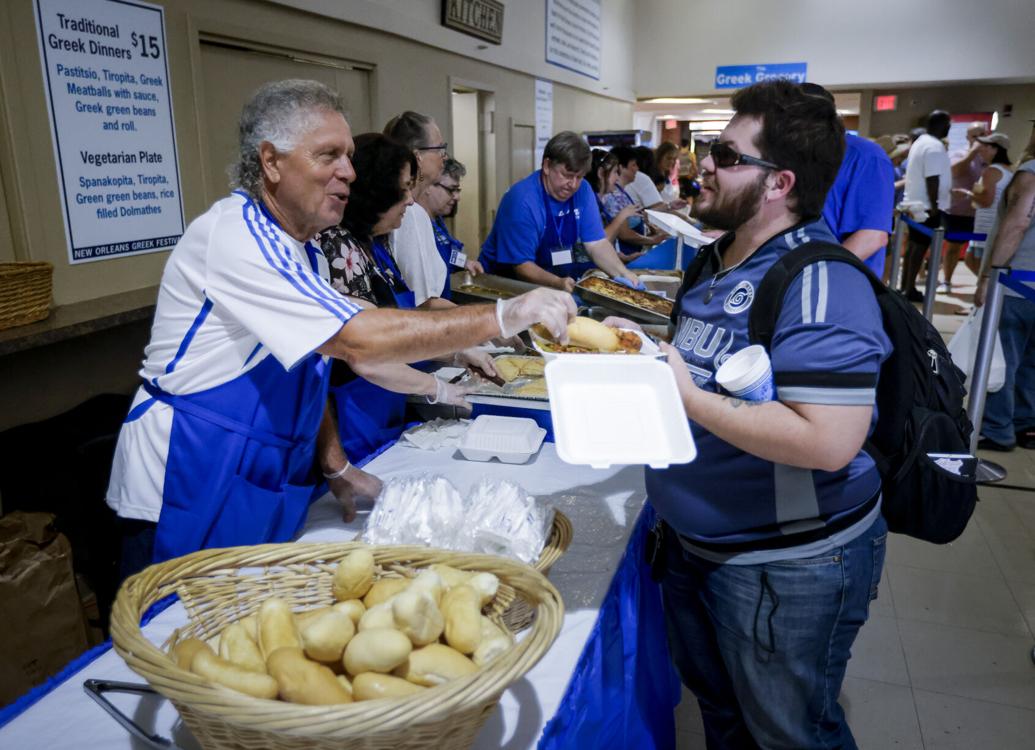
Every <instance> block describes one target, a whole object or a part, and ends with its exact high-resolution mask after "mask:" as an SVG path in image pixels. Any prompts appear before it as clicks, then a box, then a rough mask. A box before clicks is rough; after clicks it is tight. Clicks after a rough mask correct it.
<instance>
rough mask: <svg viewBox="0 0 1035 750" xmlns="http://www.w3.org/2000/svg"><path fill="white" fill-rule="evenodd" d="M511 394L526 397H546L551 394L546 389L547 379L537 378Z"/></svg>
mask: <svg viewBox="0 0 1035 750" xmlns="http://www.w3.org/2000/svg"><path fill="white" fill-rule="evenodd" d="M511 395H513V396H523V397H525V398H546V397H547V396H548V395H549V394H548V393H547V391H546V380H544V379H543V378H536V379H535V380H532V381H530V382H528V383H525V384H524V385H522V386H518V387H517V388H515V389H514V390H513V391H512V393H511Z"/></svg>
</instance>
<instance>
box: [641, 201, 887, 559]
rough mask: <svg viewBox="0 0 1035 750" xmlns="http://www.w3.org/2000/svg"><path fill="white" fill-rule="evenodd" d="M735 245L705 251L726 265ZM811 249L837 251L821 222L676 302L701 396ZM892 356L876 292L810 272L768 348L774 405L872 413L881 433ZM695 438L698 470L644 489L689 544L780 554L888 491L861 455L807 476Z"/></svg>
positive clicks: (857, 275)
mask: <svg viewBox="0 0 1035 750" xmlns="http://www.w3.org/2000/svg"><path fill="white" fill-rule="evenodd" d="M732 239H733V238H732V236H731V235H727V236H725V237H723V238H722V239H720V240H719V241H717V242H715V243H712V244H711V245H708V246H706V247H704V248H702V250H701V252H706V253H713V254H715V256H716V260H718V257H719V254H720V253H721V250H722V248H724V247H726V246H728V244H729V242H731V241H732ZM810 241H824V242H831V243H835V244H836V242H837V240H836V239H835V238H834V237H833V235H832V234H831V232H830V229H829V228H828V227H827V225H826V223H825V222H824V221H823V220H822V219H819V220H816V221H810V222H804V223H801V224H798V225H797V226H795V227H792V228H791V229H789V230H787V231H785V232H783V233H781V234H779V235H777V236H775V237H773V238H772V239H770V240H769V241H767V242H766V243H765V244H764V245H762V246H761V247H760V248H759V249H758V250H756V251H755V252H754V253H753V254H752V255H751V256H749V257H748V258H747V259H746V260H745V261H744V262H743V263H741V264H739V265H738V266H735V267H734V268H732V269H726V270H723V271H720V272H719V273H717V274H716V273H715V272H714V269H715V268H718V267H720V264H719V263H718V262H716V263H714V264H708V267H707V268H706V269H705V271H704V272H703V273H702V274H701V277H700V279H699V280H698V281H697V283H696V284H695V285H694V286H693V288H691V289H690V290H688V291H686V292H685V293H684V294H682V295H681V296H680V297H679V298H678V299H677V300H676V303H675V312H674V313H673V318H674V322H675V324H676V330H675V336H674V338H673V342H672V343H673V344H674V345H675V346H676V347H677V348H678V349H679V351H680V353H681V354H682V355H683V359H684V361H685V362H686V363H687V367H689V369H690V372H691V374H692V375H693V378H694V381H695V382H696V383H697V385H698V386H699V387H701V388H703V389H705V390H708V391H712V392H718V390H719V388H718V386H717V385H716V383H715V371H716V370H717V369H718V368H719V365H721V364H722V363H723V362H724V361H725V360H726V359H727V358H729V357H730V356H731V355H732V354H734V353H735V352H737V351H739V350H740V349H742V348H744V347H746V346H748V345H749V344H750V343H751V342H749V340H748V316H749V314H750V310H751V304H752V302H753V301H754V298H755V292H756V290H757V289H758V286H759V284H760V282H761V281H762V277H763V276H765V273H766V272H767V271H768V270H769V268H770V267H771V266H772V265H773V263H775V262H776V260H777V259H778V258H779V257H781V256H782V255H784V254H785V253H787V252H789V251H790V250H792V249H794V248H796V247H799V246H800V245H801V244H803V243H806V242H810ZM713 282H714V283H713ZM709 292H710V293H709ZM706 300H707V301H706ZM890 353H891V344H890V342H889V340H888V338H887V336H886V335H885V333H884V327H883V324H882V322H881V313H880V309H879V307H878V305H877V300H876V297H875V296H874V293H873V289H872V287H871V286H870V282H869V281H868V280H867V279H866V278H865V277H864V276H863V274H862V273H861V272H860V271H859V270H857V269H855V268H853V267H852V266H849V265H848V264H846V263H839V262H836V261H819V262H816V263H813V264H811V265H809V266H807V267H806V268H805V269H804V270H803V271H802V273H801V274H799V276H798V277H797V278H795V279H794V280H793V281H792V283H791V284H790V286H789V288H788V290H787V293H786V296H785V297H784V301H783V306H782V308H781V311H780V316H779V319H778V321H777V324H776V329H775V333H774V336H773V340H772V346H771V349H770V358H771V360H772V364H773V372H774V376H775V378H776V380H777V396H776V397H777V398H778V399H779V400H780V401H785V402H800V403H810V404H831V405H846V404H847V405H873V406H874V415H873V421H872V422H871V425H870V430H871V432H872V429H873V425H874V424H875V423H876V419H877V414H876V386H877V376H878V373H879V371H880V366H881V363H882V362H883V361H884V360H885V359H886V358H887V357H888V355H889V354H890ZM860 375H863V376H869V377H862V378H860ZM690 428H691V431H692V432H693V436H694V440H695V442H696V444H697V451H698V454H697V458H696V460H694V461H693V462H692V463H689V464H682V465H675V466H671V467H669V468H667V469H650V468H648V469H647V470H646V480H647V492H648V496H649V497H650V500H651V502H652V503H653V504H654V506H655V507H656V508H657V511H658V513H659V514H660V515H661V517H662V518H663V519H665V521H666V522H668V524H669V525H670V526H672V527H673V528H674V529H675V530H676V531H677V532H679V533H680V534H682V535H684V536H685V537H687V538H688V539H689V540H691V541H693V540H697V541H700V542H703V543H708V544H711V545H716V544H736V545H738V546H743V545H744V544H745V543H747V546H749V547H750V545H751V544H752V543H753V542H755V541H757V540H768V541H769V543H770V545H771V544H772V542H773V541H774V540H773V538H774V537H781V536H784V535H787V534H789V533H793V531H794V530H796V529H797V528H800V527H801V526H802V525H803V524H802V523H801V522H803V521H806V519H816V518H818V519H820V520H822V521H824V522H826V523H828V524H831V526H835V527H836V526H837V520H838V519H843V518H848V517H852V515H851V514H853V511H856V512H858V511H859V509H860V508H861V507H862V506H863V505H864V504H866V503H867V502H868V501H870V500H872V499H873V498H874V496H875V495H876V493H877V492H878V491H879V489H880V477H879V475H878V473H877V470H876V467H875V466H874V463H873V460H872V459H871V458H870V457H869V456H868V455H867V454H866V453H864V452H863V451H860V452H859V454H858V455H857V456H856V457H855V458H854V459H853V460H852V461H851V463H849V464H848V466H846V467H845V468H843V469H841V470H839V471H834V472H827V471H818V470H809V469H802V468H797V467H792V466H785V465H782V464H775V463H773V462H771V461H766V460H764V459H762V458H759V457H757V456H754V455H752V454H750V453H746V452H744V451H742V450H740V449H739V448H736V447H734V446H733V445H730V444H729V443H727V442H725V441H723V440H721V439H720V438H718V437H716V436H715V435H713V434H711V433H710V432H708V431H707V430H705V429H704V428H702V427H701V426H700V425H697V424H695V423H694V422H693V421H691V422H690ZM774 439H779V437H778V436H774ZM796 522H798V523H796ZM806 525H810V524H807V523H806ZM811 525H816V524H811Z"/></svg>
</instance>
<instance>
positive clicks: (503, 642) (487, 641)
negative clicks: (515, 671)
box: [471, 615, 514, 667]
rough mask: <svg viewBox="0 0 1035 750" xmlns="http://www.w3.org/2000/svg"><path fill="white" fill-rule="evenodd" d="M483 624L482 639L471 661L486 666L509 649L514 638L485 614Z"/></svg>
mask: <svg viewBox="0 0 1035 750" xmlns="http://www.w3.org/2000/svg"><path fill="white" fill-rule="evenodd" d="M481 625H482V639H481V641H480V642H479V643H478V648H476V649H475V650H474V653H473V654H472V655H471V661H473V662H474V663H475V664H476V665H477V666H479V667H484V666H485V665H486V664H488V663H489V662H491V661H492V660H493V659H495V658H496V657H497V656H499V655H500V654H502V653H504V652H506V651H509V650H510V647H511V646H513V645H514V638H513V636H511V635H510V633H508V632H504V631H503V630H501V629H500V628H498V627H496V623H494V622H493V621H492V620H490V619H489V618H488V617H486V616H485V615H482V618H481Z"/></svg>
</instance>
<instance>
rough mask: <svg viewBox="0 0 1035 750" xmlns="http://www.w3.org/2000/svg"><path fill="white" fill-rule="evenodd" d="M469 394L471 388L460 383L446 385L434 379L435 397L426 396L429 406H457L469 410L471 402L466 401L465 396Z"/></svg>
mask: <svg viewBox="0 0 1035 750" xmlns="http://www.w3.org/2000/svg"><path fill="white" fill-rule="evenodd" d="M470 392H471V386H468V385H461V384H460V383H447V382H446V381H444V380H442V379H440V378H435V395H434V396H427V397H426V398H427V400H428V403H429V404H442V405H444V406H459V407H461V408H466V409H468V410H470V408H471V402H470V401H468V400H467V394H468V393H470Z"/></svg>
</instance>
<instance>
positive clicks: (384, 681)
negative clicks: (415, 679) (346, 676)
mask: <svg viewBox="0 0 1035 750" xmlns="http://www.w3.org/2000/svg"><path fill="white" fill-rule="evenodd" d="M421 690H424V688H423V687H421V686H420V685H415V684H414V683H412V682H408V681H407V680H404V679H402V678H401V677H392V676H391V675H387V674H378V673H377V672H364V673H363V674H358V675H356V679H354V680H353V681H352V699H353V700H357V701H371V700H377V699H378V698H402V697H403V696H406V695H413V694H414V693H419V692H420V691H421Z"/></svg>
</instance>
